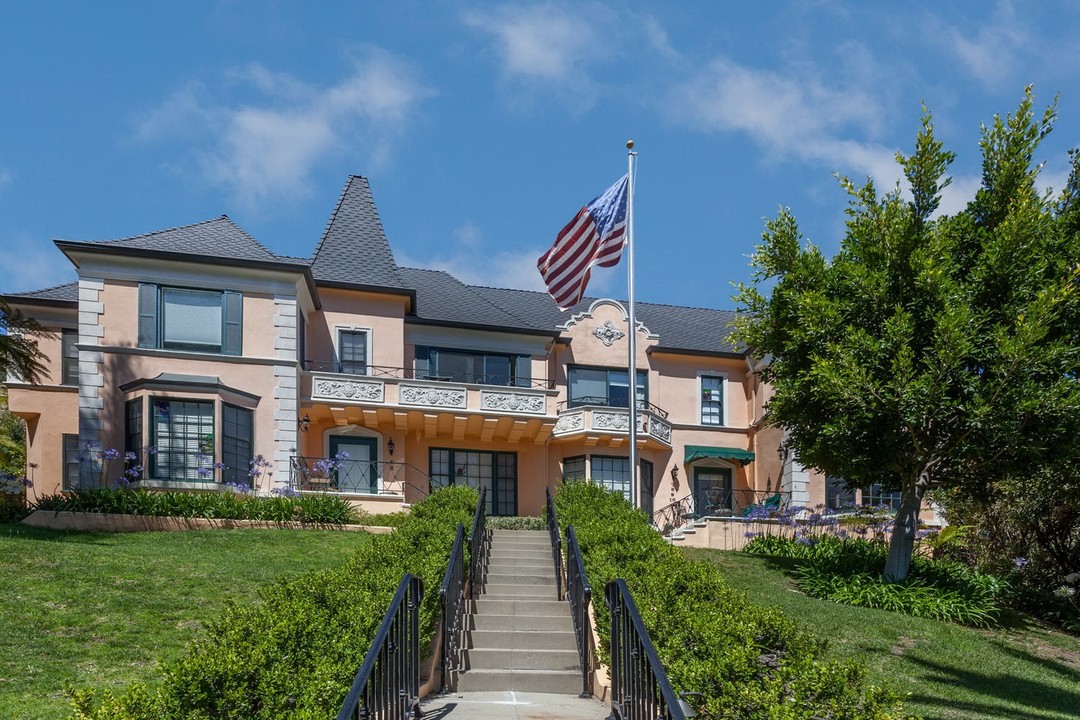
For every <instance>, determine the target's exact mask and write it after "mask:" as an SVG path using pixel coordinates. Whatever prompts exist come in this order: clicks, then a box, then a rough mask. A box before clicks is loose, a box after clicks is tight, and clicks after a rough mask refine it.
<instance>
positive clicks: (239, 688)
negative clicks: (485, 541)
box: [73, 487, 478, 720]
mask: <svg viewBox="0 0 1080 720" xmlns="http://www.w3.org/2000/svg"><path fill="white" fill-rule="evenodd" d="M477 499H478V498H477V493H476V491H474V490H472V489H470V488H465V487H452V488H445V489H442V490H438V491H436V492H435V493H433V494H432V495H431V496H430V497H428V498H427V499H425V500H424V501H423V502H421V503H418V504H417V505H415V506H414V507H413V508H412V512H411V513H410V515H409V517H408V519H407V520H406V521H405V522H403V523H402V524H401V525H400V527H398V529H397V530H396V531H395V532H393V533H391V534H388V535H380V536H376V537H374V538H372V540H371V541H370V542H369V543H367V544H365V545H364V546H363V547H361V549H360V550H359V551H358V552H357V554H356V555H355V556H354V557H353V558H352V559H351V560H350V561H349V562H348V563H346V564H345V566H343V567H341V568H339V569H335V570H327V571H321V572H313V573H307V574H305V575H302V576H301V577H299V578H297V579H295V580H291V581H289V582H280V583H277V584H274V585H271V586H269V587H267V588H265V589H263V590H262V591H261V592H260V596H261V599H260V602H257V603H254V604H250V605H231V606H229V607H227V608H225V609H224V610H223V612H222V614H221V617H220V618H219V619H218V620H216V621H215V622H213V623H210V624H209V626H208V627H207V629H206V634H205V636H204V637H202V638H200V639H199V640H198V641H196V642H195V643H194V644H193V645H192V647H191V648H190V650H189V651H188V653H187V655H186V656H185V657H183V658H181V659H180V660H179V661H176V662H174V663H172V664H170V665H168V666H166V667H165V669H164V677H163V680H162V682H161V684H160V686H159V687H157V688H154V689H151V688H149V687H147V686H146V685H145V684H143V683H136V684H133V685H131V686H129V687H128V688H127V689H126V690H124V691H122V692H119V693H114V692H112V691H109V690H102V691H95V690H81V691H77V692H75V693H73V702H74V707H75V712H74V715H73V717H74V718H79V719H80V720H106V718H108V719H110V720H112V719H120V720H181V719H185V720H195V719H199V720H202V719H204V718H222V719H231V718H236V719H237V720H239V719H240V718H244V719H248V718H260V719H266V720H269V719H270V718H282V717H289V718H298V719H301V720H306V719H309V718H310V719H313V718H319V719H320V720H322V719H325V718H330V717H334V716H335V715H336V714H337V712H338V711H339V710H340V709H341V703H342V702H344V699H345V695H346V694H347V693H348V690H349V687H350V686H351V685H352V681H353V677H354V676H355V674H356V671H357V670H358V669H359V668H360V664H361V663H362V661H363V658H364V655H365V654H366V652H367V650H368V647H369V645H370V644H371V641H372V639H373V638H374V636H375V632H376V631H377V630H378V627H379V623H380V622H381V621H382V616H383V613H385V612H386V608H387V607H389V605H390V601H391V600H392V599H393V595H394V591H395V590H396V589H397V585H398V582H399V581H400V579H401V577H402V575H404V574H405V573H406V572H410V573H413V574H415V575H417V576H419V577H420V578H421V579H422V580H423V582H424V597H423V601H422V602H421V608H420V626H421V638H427V639H430V638H431V636H432V635H433V633H434V628H435V623H436V621H437V619H438V615H439V592H438V589H439V583H440V582H441V581H442V575H443V572H444V571H445V568H446V561H447V558H448V556H449V552H450V547H451V545H452V544H453V541H454V535H455V533H456V532H457V526H458V524H459V523H461V524H463V525H465V526H468V525H469V523H470V522H471V521H472V516H473V512H474V511H475V509H476V502H477ZM422 642H424V643H425V644H424V647H425V648H426V642H427V641H426V640H423V641H422Z"/></svg>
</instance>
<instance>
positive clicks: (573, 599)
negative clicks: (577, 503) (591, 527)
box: [566, 525, 592, 698]
mask: <svg viewBox="0 0 1080 720" xmlns="http://www.w3.org/2000/svg"><path fill="white" fill-rule="evenodd" d="M566 595H567V597H568V598H569V600H570V615H571V616H572V617H573V618H574V635H575V636H576V638H577V646H578V658H579V659H580V660H581V697H583V698H587V697H590V696H591V695H592V684H591V683H590V682H589V673H590V670H591V669H592V623H591V622H589V603H590V602H592V586H591V585H589V578H588V576H586V575H585V565H584V563H582V561H581V549H580V548H579V547H578V541H577V535H576V534H575V533H574V526H573V525H570V526H568V527H567V528H566Z"/></svg>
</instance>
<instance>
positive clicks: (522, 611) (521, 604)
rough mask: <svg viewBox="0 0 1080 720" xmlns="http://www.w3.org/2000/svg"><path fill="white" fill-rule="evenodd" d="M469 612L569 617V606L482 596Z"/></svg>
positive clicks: (473, 603)
mask: <svg viewBox="0 0 1080 720" xmlns="http://www.w3.org/2000/svg"><path fill="white" fill-rule="evenodd" d="M470 610H471V611H472V612H473V613H475V614H477V615H547V616H555V617H562V616H565V617H567V618H569V617H570V606H569V605H568V604H567V603H565V602H560V601H558V600H554V599H552V600H490V599H487V598H485V597H483V596H480V598H479V599H477V600H473V601H472V607H471V608H470Z"/></svg>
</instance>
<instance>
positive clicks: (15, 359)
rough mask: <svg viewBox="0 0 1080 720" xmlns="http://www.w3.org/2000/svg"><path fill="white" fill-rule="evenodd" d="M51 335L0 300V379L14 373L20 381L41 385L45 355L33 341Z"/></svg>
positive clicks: (32, 320)
mask: <svg viewBox="0 0 1080 720" xmlns="http://www.w3.org/2000/svg"><path fill="white" fill-rule="evenodd" d="M51 336H52V333H50V332H48V331H47V330H45V328H44V327H42V326H41V324H40V323H39V322H38V321H36V320H34V319H33V318H31V317H27V316H26V315H24V314H23V313H22V312H20V311H19V310H16V309H15V308H12V307H11V306H10V305H8V304H7V303H6V302H3V301H2V300H0V378H2V377H3V376H5V375H8V374H14V375H16V376H18V377H19V378H21V379H22V381H23V382H28V383H34V384H36V383H39V382H41V376H42V375H43V374H44V373H45V372H46V368H45V365H44V362H43V361H44V360H45V354H44V353H42V352H41V350H40V349H39V348H38V346H37V340H36V339H35V338H39V337H51Z"/></svg>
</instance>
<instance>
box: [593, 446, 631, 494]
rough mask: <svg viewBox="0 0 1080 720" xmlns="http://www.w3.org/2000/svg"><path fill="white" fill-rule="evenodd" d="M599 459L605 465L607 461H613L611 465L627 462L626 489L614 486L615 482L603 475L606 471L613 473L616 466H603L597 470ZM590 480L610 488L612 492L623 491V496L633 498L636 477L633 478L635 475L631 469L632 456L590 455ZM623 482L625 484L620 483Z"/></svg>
mask: <svg viewBox="0 0 1080 720" xmlns="http://www.w3.org/2000/svg"><path fill="white" fill-rule="evenodd" d="M598 460H599V461H600V465H601V466H603V465H604V464H606V463H611V465H614V464H615V462H620V463H624V464H625V466H626V481H625V489H623V488H622V487H620V488H616V487H615V486H614V483H610V482H607V481H606V479H605V478H604V476H603V475H604V473H609V472H610V473H613V472H614V471H615V470H616V468H614V467H610V468H605V467H601V469H600V470H597V461H598ZM589 480H591V481H592V482H594V483H596V484H597V485H600V486H601V487H605V488H607V489H608V490H611V491H612V492H621V493H622V495H623V497H625V498H626V499H627V500H631V494H632V493H633V491H634V479H633V475H632V472H631V469H630V458H629V457H628V456H626V455H589ZM621 484H623V483H620V485H621Z"/></svg>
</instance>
